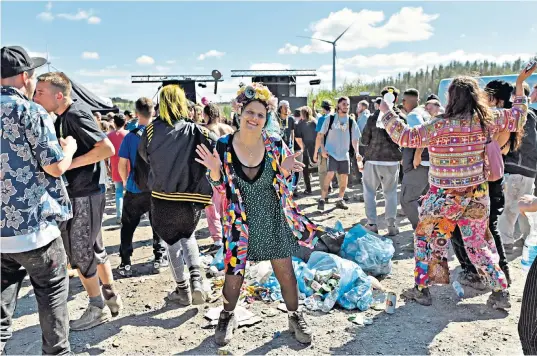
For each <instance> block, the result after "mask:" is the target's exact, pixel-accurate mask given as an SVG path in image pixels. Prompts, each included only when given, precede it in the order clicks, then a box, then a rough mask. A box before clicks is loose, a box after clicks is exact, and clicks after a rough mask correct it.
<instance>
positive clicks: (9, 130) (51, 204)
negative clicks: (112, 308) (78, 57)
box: [0, 46, 77, 355]
mask: <svg viewBox="0 0 537 356" xmlns="http://www.w3.org/2000/svg"><path fill="white" fill-rule="evenodd" d="M1 59H2V81H1V84H2V87H1V95H2V100H1V118H0V120H1V122H2V132H1V139H2V151H1V152H2V153H1V155H0V157H1V173H0V175H1V181H0V187H1V189H0V190H1V200H2V203H1V211H2V212H1V219H0V227H1V235H0V236H1V238H0V242H1V263H2V279H1V280H2V319H1V329H0V337H1V341H2V349H3V348H4V345H5V342H6V341H7V339H9V338H10V337H11V319H12V316H13V313H14V311H15V306H16V304H17V294H18V291H19V289H20V287H21V283H22V280H23V279H24V277H25V276H26V273H28V274H29V275H30V281H31V283H32V285H33V287H34V292H35V296H36V299H37V305H38V310H39V320H40V324H41V330H42V334H43V338H42V340H43V346H42V350H43V354H47V355H48V354H67V353H69V352H70V346H69V313H68V311H67V294H68V287H69V283H68V277H67V261H66V255H65V250H64V246H63V243H62V240H61V238H60V236H61V234H60V230H59V228H58V223H59V222H61V221H65V220H68V219H70V218H71V203H70V201H69V198H68V196H67V190H66V187H65V184H64V182H63V180H62V178H61V175H62V174H63V173H64V172H65V171H66V170H67V169H68V168H69V166H70V165H71V162H72V157H73V154H74V153H75V152H76V149H77V144H76V141H75V140H74V139H73V138H72V137H70V136H69V137H66V138H65V139H62V140H60V142H58V140H57V138H56V133H55V130H54V124H53V122H52V119H51V117H50V116H49V115H48V113H47V112H46V111H45V110H44V109H43V107H41V106H40V105H37V104H35V103H33V102H32V101H30V99H31V98H32V96H33V93H34V90H35V86H36V77H35V72H34V69H35V68H37V67H39V66H41V65H43V64H45V62H46V61H45V59H43V58H30V57H29V56H28V54H27V53H26V51H25V50H24V49H23V48H21V47H16V46H14V47H3V48H2V49H1ZM21 266H22V267H24V269H21Z"/></svg>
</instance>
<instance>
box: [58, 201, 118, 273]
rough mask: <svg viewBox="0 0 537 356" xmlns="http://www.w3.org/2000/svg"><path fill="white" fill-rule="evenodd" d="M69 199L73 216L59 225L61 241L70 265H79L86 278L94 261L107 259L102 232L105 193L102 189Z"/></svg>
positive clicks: (92, 269) (100, 262) (102, 262)
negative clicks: (95, 193)
mask: <svg viewBox="0 0 537 356" xmlns="http://www.w3.org/2000/svg"><path fill="white" fill-rule="evenodd" d="M70 199H71V203H72V204H73V218H72V219H71V220H68V221H64V222H62V223H60V226H59V227H60V230H61V232H62V239H63V245H64V247H65V252H66V253H67V257H68V259H69V263H70V264H71V267H72V268H78V269H79V271H80V274H82V276H84V277H85V278H91V277H93V276H95V274H97V265H99V264H104V263H105V262H106V261H107V259H108V256H107V255H106V250H105V248H104V243H103V235H102V233H101V224H102V221H103V214H104V207H105V204H106V196H105V194H104V193H101V194H97V195H91V196H89V197H81V198H70Z"/></svg>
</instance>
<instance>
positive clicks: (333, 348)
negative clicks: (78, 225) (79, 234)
mask: <svg viewBox="0 0 537 356" xmlns="http://www.w3.org/2000/svg"><path fill="white" fill-rule="evenodd" d="M314 179H315V178H314ZM314 184H315V185H314V188H317V190H316V191H315V193H316V194H318V187H317V186H316V181H314ZM360 192H361V191H360V189H356V190H354V191H353V192H352V193H351V195H354V196H357V195H359V194H360ZM378 197H379V198H380V199H381V198H382V194H379V196H378ZM316 199H317V195H314V196H313V197H304V198H300V199H299V202H300V204H301V205H302V207H303V209H304V210H305V211H306V212H308V213H311V215H310V216H311V217H313V219H314V220H315V221H317V222H319V223H323V224H326V225H333V224H334V223H335V221H336V220H341V221H342V223H343V225H344V227H345V228H350V227H351V226H353V225H354V224H356V223H360V222H361V223H364V222H365V220H364V218H365V217H364V206H363V203H358V200H357V199H352V200H351V202H350V209H349V210H348V211H346V212H345V211H343V210H333V209H332V208H333V207H334V205H333V204H327V210H326V211H325V212H324V214H320V213H318V212H317V211H316V205H317V204H316ZM378 206H379V213H381V212H383V210H384V209H383V206H384V201H383V200H380V201H379V204H378ZM106 213H107V215H106V217H105V222H104V228H103V233H104V239H105V244H106V245H107V246H108V247H107V250H108V253H109V254H110V259H111V262H112V266H113V267H114V268H115V267H117V266H118V265H119V257H118V254H117V252H118V248H119V227H118V226H117V225H115V223H114V222H115V213H114V202H113V200H109V202H108V205H107V211H106ZM380 218H381V221H382V219H383V215H381V216H380ZM399 220H400V226H401V234H400V235H399V236H397V237H395V238H394V239H393V240H394V244H395V246H396V252H395V257H394V260H395V261H394V269H393V273H392V275H391V276H390V277H389V278H387V279H385V280H384V281H383V284H384V285H385V286H387V287H388V288H389V289H392V290H394V291H396V292H397V294H399V293H400V292H401V291H402V290H403V289H405V288H408V287H411V286H412V283H413V277H412V275H413V252H412V249H413V247H412V232H411V231H410V230H411V227H410V223H409V222H408V220H406V219H404V218H401V217H400V218H399ZM141 225H142V226H140V227H139V228H138V230H137V231H136V233H135V251H134V256H133V264H134V266H133V268H134V276H133V277H132V278H129V279H118V280H117V288H118V290H119V291H120V293H121V295H122V296H123V300H124V303H125V309H124V311H123V312H122V313H121V314H120V315H119V316H118V317H117V318H115V319H113V321H111V322H109V323H107V324H104V325H101V326H98V327H96V328H94V329H91V330H87V331H82V332H72V333H71V335H70V341H71V346H72V348H73V351H74V352H75V353H81V354H91V355H97V354H133V353H143V354H216V353H217V352H218V347H217V346H216V344H215V343H214V339H213V334H214V329H213V328H210V327H208V322H207V321H206V320H205V319H204V318H203V315H204V314H205V312H206V309H208V308H209V307H213V306H218V305H220V304H219V303H220V302H217V303H214V304H212V305H204V306H201V307H188V308H180V307H177V306H176V305H166V303H165V300H164V298H165V296H166V295H167V292H168V291H170V290H171V289H173V288H174V282H173V280H172V276H171V272H170V271H166V272H164V273H162V274H160V275H151V274H150V270H151V263H150V258H151V257H152V248H151V230H150V227H149V224H148V222H147V221H143V222H142V224H141ZM384 227H385V226H383V225H382V223H381V225H380V228H381V229H382V228H384ZM385 232H386V231H385V230H383V231H381V233H385ZM197 236H198V239H199V242H200V244H202V245H203V244H208V243H209V240H207V239H206V238H207V236H208V230H207V222H206V220H205V219H203V220H202V222H201V223H200V225H199V227H198V231H197ZM517 255H520V250H518V253H517ZM511 258H515V257H514V256H511ZM450 267H451V269H452V272H455V273H452V278H453V276H456V273H458V271H459V268H458V263H456V262H454V261H451V262H450ZM511 270H512V276H513V279H514V283H513V286H512V287H511V297H512V304H513V307H512V309H511V311H510V312H509V313H506V312H503V311H496V310H492V309H490V308H488V307H487V306H486V305H485V301H486V299H487V297H488V295H489V294H490V293H488V292H487V293H478V292H476V291H473V290H471V289H470V288H466V296H465V298H464V299H462V300H459V299H458V298H457V296H456V295H455V293H454V291H453V290H452V288H451V286H438V287H433V288H432V294H433V306H432V307H423V306H420V305H417V304H415V303H409V304H405V303H404V302H403V301H402V300H401V299H399V298H398V300H397V310H396V312H395V314H393V315H388V314H385V313H384V312H377V311H372V310H370V311H368V312H366V313H365V314H367V315H369V316H374V321H373V324H372V325H369V326H356V325H354V324H352V323H351V322H350V321H348V320H347V319H348V316H349V314H355V313H350V312H347V311H343V310H335V311H333V312H332V313H330V314H322V313H313V314H311V313H310V315H308V321H309V322H310V325H311V326H312V328H313V330H314V332H315V339H314V343H313V345H312V346H308V347H305V346H302V345H300V344H299V343H298V342H296V341H295V340H294V339H293V337H292V336H291V335H290V334H289V333H288V332H287V331H286V330H287V319H286V315H285V314H283V313H278V314H277V315H275V316H273V317H267V316H265V315H263V313H262V311H264V310H265V311H266V310H267V308H275V307H276V304H272V305H271V304H265V303H263V302H256V303H254V304H253V305H252V307H251V310H252V311H253V312H254V313H255V314H256V315H258V316H260V317H262V318H263V323H261V324H257V325H255V326H252V327H245V328H241V329H239V330H238V331H237V333H236V337H235V339H234V340H233V341H232V343H231V345H229V346H228V348H227V349H229V350H231V351H232V352H233V353H234V354H273V355H280V354H308V355H311V354H326V353H335V354H457V355H462V354H465V355H466V354H468V355H470V354H483V355H492V354H495V355H507V354H509V355H512V354H521V353H522V350H521V346H520V342H519V338H518V333H517V323H518V318H519V313H520V302H521V298H522V290H523V283H524V280H525V277H524V275H523V273H522V271H521V269H520V257H518V256H517V258H515V259H514V260H513V261H512V262H511ZM70 288H71V289H70V300H69V311H70V315H71V317H72V318H77V317H79V316H80V315H81V314H82V312H83V308H84V307H85V306H86V304H87V297H86V295H85V293H84V292H83V288H82V285H81V283H80V281H79V279H78V278H75V279H72V280H71V282H70ZM38 323H39V321H38V316H37V306H36V302H35V298H34V295H33V291H32V288H31V286H30V284H29V281H28V280H26V281H25V284H24V286H23V288H22V290H21V292H20V299H19V303H18V306H17V311H16V314H15V320H14V333H13V338H12V340H11V341H10V342H9V343H8V345H7V346H6V352H7V354H8V355H12V354H40V352H41V338H40V329H39V324H38ZM276 331H281V332H282V333H281V336H279V337H277V338H274V335H275V332H276Z"/></svg>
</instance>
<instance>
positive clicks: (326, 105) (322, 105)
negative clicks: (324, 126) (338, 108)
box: [321, 100, 333, 109]
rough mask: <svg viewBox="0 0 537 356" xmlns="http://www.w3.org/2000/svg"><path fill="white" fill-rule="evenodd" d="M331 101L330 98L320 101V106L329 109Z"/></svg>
mask: <svg viewBox="0 0 537 356" xmlns="http://www.w3.org/2000/svg"><path fill="white" fill-rule="evenodd" d="M332 106H333V105H332V102H331V101H330V100H323V101H322V102H321V107H322V108H326V109H330V108H331V107H332Z"/></svg>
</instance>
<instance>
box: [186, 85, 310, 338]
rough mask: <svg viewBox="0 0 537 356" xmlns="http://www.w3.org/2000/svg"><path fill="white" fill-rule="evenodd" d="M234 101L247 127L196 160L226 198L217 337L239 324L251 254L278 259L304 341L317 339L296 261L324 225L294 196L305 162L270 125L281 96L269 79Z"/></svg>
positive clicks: (292, 324)
mask: <svg viewBox="0 0 537 356" xmlns="http://www.w3.org/2000/svg"><path fill="white" fill-rule="evenodd" d="M233 104H234V107H235V112H238V113H239V114H240V124H239V126H240V130H239V131H237V132H236V133H235V134H232V135H228V136H225V137H223V138H221V139H220V140H219V141H218V143H217V145H216V148H215V149H214V150H213V151H212V152H211V151H210V150H209V149H208V148H207V147H206V146H203V145H200V146H198V150H197V152H198V155H199V158H198V159H196V161H197V162H199V163H201V164H203V165H204V166H205V167H207V168H208V170H209V178H210V179H209V180H210V182H211V184H212V185H213V187H214V188H215V189H216V191H217V193H216V194H221V202H222V206H221V207H220V209H221V211H222V212H223V219H222V222H223V225H224V229H223V231H224V236H223V240H224V256H225V261H224V262H225V266H226V278H225V283H224V289H223V295H224V310H223V311H222V313H221V314H220V319H219V321H218V326H217V329H216V334H215V337H216V342H217V343H218V344H220V345H226V344H228V343H229V342H230V341H231V338H232V337H233V332H234V330H235V329H236V328H237V319H236V317H235V314H234V309H235V306H236V304H237V300H238V298H239V293H240V290H241V285H242V282H243V279H244V273H245V268H246V262H247V260H249V261H267V260H270V261H271V263H272V268H273V270H274V273H275V274H276V278H277V279H278V281H279V282H280V285H281V288H282V295H283V299H284V301H285V304H286V306H287V310H288V311H289V315H288V317H289V329H290V330H291V332H293V333H294V334H295V337H296V339H297V340H298V341H299V342H302V343H310V342H311V338H312V332H311V329H310V328H309V326H308V325H307V324H306V322H305V320H304V316H303V315H302V313H301V312H299V311H298V289H297V282H296V278H295V274H294V272H293V265H292V262H291V256H292V255H293V254H294V253H295V252H297V250H298V247H299V244H301V245H306V246H311V244H312V240H313V238H314V236H315V233H316V231H317V226H316V225H314V224H313V223H311V221H310V220H308V219H307V217H306V216H304V215H302V213H301V212H300V211H299V210H298V209H297V205H296V203H295V202H294V201H293V197H292V174H291V173H292V172H293V171H301V170H302V168H303V167H304V165H303V164H302V163H300V162H298V161H297V160H296V156H297V154H292V153H291V152H290V150H289V149H288V148H287V147H286V146H285V144H284V143H283V142H282V140H281V139H280V137H279V136H271V134H270V133H268V132H267V130H268V129H267V128H268V127H269V126H270V124H271V121H272V118H273V115H274V109H275V107H276V98H275V97H274V96H273V95H272V93H271V92H270V91H269V90H268V89H267V88H266V87H265V86H263V85H261V84H258V83H254V84H253V85H251V86H246V87H243V88H241V90H239V93H238V96H237V98H236V99H235V100H234V102H233Z"/></svg>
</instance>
